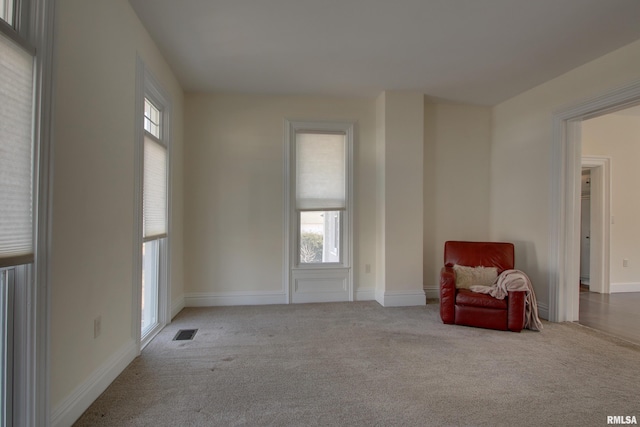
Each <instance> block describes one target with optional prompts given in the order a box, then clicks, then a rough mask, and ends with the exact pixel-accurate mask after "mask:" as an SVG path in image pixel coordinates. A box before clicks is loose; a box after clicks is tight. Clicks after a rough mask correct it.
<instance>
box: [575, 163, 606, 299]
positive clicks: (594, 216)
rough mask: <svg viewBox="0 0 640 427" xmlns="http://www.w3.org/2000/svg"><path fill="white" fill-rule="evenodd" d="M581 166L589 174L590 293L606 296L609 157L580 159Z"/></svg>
mask: <svg viewBox="0 0 640 427" xmlns="http://www.w3.org/2000/svg"><path fill="white" fill-rule="evenodd" d="M582 167H583V168H589V169H590V171H591V198H590V199H591V226H590V228H591V234H590V245H591V251H590V256H589V265H590V268H589V277H590V279H591V280H590V284H589V290H590V291H592V292H598V293H601V294H608V293H609V278H610V275H609V271H610V267H609V263H610V258H609V250H610V245H609V242H610V239H609V236H610V234H609V233H610V228H611V226H610V224H611V158H609V157H599V156H582Z"/></svg>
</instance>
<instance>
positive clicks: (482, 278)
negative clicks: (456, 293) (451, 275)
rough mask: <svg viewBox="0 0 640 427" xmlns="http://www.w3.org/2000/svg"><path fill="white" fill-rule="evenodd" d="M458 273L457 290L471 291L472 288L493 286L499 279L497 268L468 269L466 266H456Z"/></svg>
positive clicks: (455, 269) (454, 268)
mask: <svg viewBox="0 0 640 427" xmlns="http://www.w3.org/2000/svg"><path fill="white" fill-rule="evenodd" d="M453 270H454V271H455V272H456V288H458V289H470V288H471V286H476V285H482V286H491V285H493V283H494V282H495V281H496V278H497V277H498V269H497V268H496V267H467V266H465V265H458V264H456V265H454V266H453Z"/></svg>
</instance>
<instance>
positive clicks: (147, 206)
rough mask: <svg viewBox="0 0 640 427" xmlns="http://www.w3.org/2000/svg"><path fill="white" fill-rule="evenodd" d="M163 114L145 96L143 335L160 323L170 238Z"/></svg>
mask: <svg viewBox="0 0 640 427" xmlns="http://www.w3.org/2000/svg"><path fill="white" fill-rule="evenodd" d="M161 116H162V113H161V111H160V109H159V108H158V107H156V106H155V105H154V104H153V102H152V101H151V100H149V99H148V98H145V100H144V124H143V125H144V176H143V187H142V188H143V191H142V194H143V204H142V212H143V215H142V221H143V225H142V231H143V239H144V243H143V244H142V260H143V261H142V263H143V264H142V265H143V269H142V306H141V312H142V319H141V333H142V336H143V337H144V336H145V335H147V334H148V333H149V331H151V330H152V329H153V328H154V326H156V325H157V324H158V290H159V286H160V277H161V271H160V264H161V262H160V252H161V250H160V245H161V244H163V243H164V240H165V238H166V237H167V147H166V145H165V144H164V142H163V140H162V133H161V130H162V128H161Z"/></svg>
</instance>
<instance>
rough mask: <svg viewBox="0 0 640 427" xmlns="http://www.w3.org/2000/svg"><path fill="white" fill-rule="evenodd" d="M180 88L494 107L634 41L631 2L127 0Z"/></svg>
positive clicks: (635, 10) (636, 30)
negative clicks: (395, 95)
mask: <svg viewBox="0 0 640 427" xmlns="http://www.w3.org/2000/svg"><path fill="white" fill-rule="evenodd" d="M130 3H131V4H132V6H133V8H134V9H135V11H136V13H137V14H138V16H139V17H140V19H141V21H142V22H143V24H144V25H145V26H146V28H147V29H148V31H149V33H150V34H151V36H152V37H153V39H154V40H155V41H156V43H157V44H158V46H159V47H160V50H161V51H162V52H163V54H164V55H165V57H166V59H167V60H168V62H169V63H170V65H171V67H172V68H173V70H174V71H175V73H176V75H177V77H178V79H179V80H180V82H181V84H182V85H183V87H184V89H185V90H187V91H212V92H241V93H256V94H321V95H340V96H376V95H377V94H379V93H380V92H381V91H382V90H412V91H420V92H424V93H425V94H427V95H430V96H433V97H434V98H440V99H445V100H449V101H459V102H468V103H474V104H484V105H494V104H496V103H498V102H501V101H503V100H506V99H508V98H510V97H512V96H514V95H517V94H518V93H521V92H523V91H525V90H527V89H530V88H532V87H534V86H536V85H538V84H540V83H542V82H545V81H547V80H549V79H551V78H553V77H556V76H558V75H560V74H563V73H565V72H567V71H569V70H571V69H573V68H575V67H577V66H579V65H582V64H584V63H586V62H588V61H590V60H592V59H595V58H597V57H599V56H602V55H603V54H605V53H607V52H610V51H612V50H614V49H617V48H619V47H622V46H624V45H626V44H628V43H631V42H632V41H635V40H638V39H640V1H639V0H180V1H177V0H130Z"/></svg>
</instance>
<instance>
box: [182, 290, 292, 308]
mask: <svg viewBox="0 0 640 427" xmlns="http://www.w3.org/2000/svg"><path fill="white" fill-rule="evenodd" d="M184 303H185V307H217V306H228V305H267V304H287V296H286V294H285V293H284V292H282V291H274V292H251V291H236V292H193V293H188V294H185V296H184Z"/></svg>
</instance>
